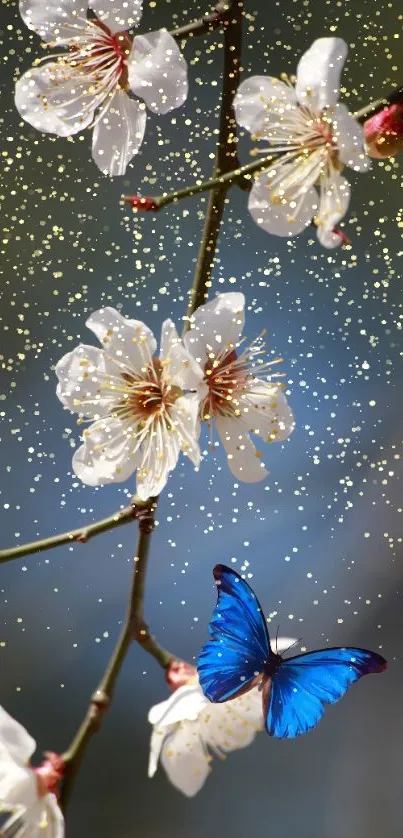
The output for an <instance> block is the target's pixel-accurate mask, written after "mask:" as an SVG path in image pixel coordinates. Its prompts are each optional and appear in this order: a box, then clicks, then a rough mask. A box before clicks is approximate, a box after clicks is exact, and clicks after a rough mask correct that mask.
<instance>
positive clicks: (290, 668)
mask: <svg viewBox="0 0 403 838" xmlns="http://www.w3.org/2000/svg"><path fill="white" fill-rule="evenodd" d="M386 665H387V664H386V661H385V659H384V658H382V657H381V655H377V654H376V652H368V651H367V650H366V649H355V648H353V647H346V648H333V649H332V648H330V649H322V650H320V651H318V652H308V653H307V654H305V655H297V656H296V657H293V658H288V659H287V660H284V661H282V662H281V664H280V666H279V668H278V669H277V671H276V673H275V675H274V676H273V679H272V684H271V691H270V695H269V696H268V707H267V708H266V712H265V718H266V729H267V732H268V733H269V734H270V736H276V737H278V738H279V739H287V738H292V737H295V736H301V734H303V733H307V732H308V731H309V730H312V728H313V727H315V725H317V723H318V722H319V720H320V719H321V718H322V716H323V714H324V712H325V705H326V704H334V703H335V702H336V701H338V700H339V699H340V698H342V696H343V695H344V694H345V693H346V692H347V690H348V688H349V687H350V686H351V684H354V682H355V681H358V679H359V678H361V677H362V676H363V675H369V674H370V673H371V672H382V670H383V669H385V668H386Z"/></svg>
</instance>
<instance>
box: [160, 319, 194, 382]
mask: <svg viewBox="0 0 403 838" xmlns="http://www.w3.org/2000/svg"><path fill="white" fill-rule="evenodd" d="M160 358H161V361H163V362H164V370H166V374H167V375H168V376H169V378H170V379H171V380H172V384H175V386H176V387H181V388H182V390H196V389H197V388H198V387H199V386H200V383H201V381H202V378H203V370H202V369H201V367H200V366H199V364H198V363H197V361H195V359H194V358H193V356H192V355H191V354H190V353H189V352H188V351H187V350H186V349H185V347H184V345H183V341H182V339H181V338H180V337H179V335H178V332H177V330H176V327H175V324H174V323H173V322H172V320H170V319H168V320H165V321H164V322H163V324H162V329H161V349H160Z"/></svg>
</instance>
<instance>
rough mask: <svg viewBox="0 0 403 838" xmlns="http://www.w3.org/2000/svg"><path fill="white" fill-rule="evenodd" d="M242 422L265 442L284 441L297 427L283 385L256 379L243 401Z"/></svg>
mask: <svg viewBox="0 0 403 838" xmlns="http://www.w3.org/2000/svg"><path fill="white" fill-rule="evenodd" d="M240 418H241V419H242V422H243V423H244V424H245V425H246V426H247V428H248V431H249V432H250V433H254V434H257V435H258V436H260V437H261V438H262V439H264V440H265V442H283V441H284V440H285V439H288V437H289V436H290V434H291V433H292V431H293V430H294V427H295V421H294V416H293V413H292V410H291V408H290V406H289V404H288V402H287V399H286V397H285V395H284V392H283V389H282V387H279V385H278V384H273V383H269V382H266V381H261V380H259V379H256V380H255V381H254V382H253V384H252V386H251V387H250V389H249V390H248V393H247V395H246V396H245V397H244V398H243V399H242V402H241V417H240Z"/></svg>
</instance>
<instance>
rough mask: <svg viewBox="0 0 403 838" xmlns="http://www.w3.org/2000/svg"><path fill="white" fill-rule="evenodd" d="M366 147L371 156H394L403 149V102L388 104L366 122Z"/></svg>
mask: <svg viewBox="0 0 403 838" xmlns="http://www.w3.org/2000/svg"><path fill="white" fill-rule="evenodd" d="M364 136H365V142H366V149H367V152H368V154H369V156H370V157H376V158H384V157H394V156H395V155H396V154H398V152H399V151H402V149H403V103H398V104H396V105H387V107H386V108H384V109H383V110H382V111H379V113H376V114H374V116H371V117H370V118H369V119H367V120H366V122H364Z"/></svg>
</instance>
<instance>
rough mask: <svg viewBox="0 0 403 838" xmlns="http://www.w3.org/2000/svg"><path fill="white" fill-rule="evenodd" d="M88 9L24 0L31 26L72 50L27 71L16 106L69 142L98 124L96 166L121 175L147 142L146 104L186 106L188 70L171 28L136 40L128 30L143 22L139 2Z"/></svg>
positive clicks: (78, 1) (108, 0) (58, 0)
mask: <svg viewBox="0 0 403 838" xmlns="http://www.w3.org/2000/svg"><path fill="white" fill-rule="evenodd" d="M89 5H90V7H91V10H92V12H93V13H94V14H93V16H92V17H91V18H87V3H86V2H84V0H47V2H46V3H45V2H43V0H20V13H21V15H22V17H23V19H24V21H25V23H26V24H27V26H29V28H30V29H33V30H34V31H36V32H37V33H38V34H39V35H40V36H41V37H42V38H43V39H44V40H45V41H47V42H48V44H49V46H51V47H66V48H67V50H68V51H67V52H64V53H61V54H59V53H57V54H54V55H50V56H46V58H45V59H40V60H38V61H37V62H36V66H35V65H34V66H33V67H32V69H31V70H28V72H26V73H24V75H23V76H22V77H21V78H20V79H19V80H18V82H17V85H16V91H15V103H16V107H17V110H18V111H19V113H20V115H21V116H22V118H23V119H25V120H26V122H29V123H30V125H33V127H34V128H36V129H37V130H38V131H42V132H44V133H49V134H56V135H58V136H59V137H69V136H71V135H73V134H77V133H78V132H79V131H82V130H84V129H85V128H89V127H93V129H94V130H93V136H92V156H93V159H94V161H95V163H96V164H97V165H98V166H99V168H100V169H101V171H102V172H104V173H105V174H108V175H123V174H124V173H125V171H126V167H127V165H128V163H129V162H130V160H131V159H132V158H133V156H134V155H135V154H137V153H138V151H139V149H140V146H141V144H142V141H143V137H144V132H145V126H146V118H147V117H146V105H147V107H148V108H149V109H150V110H151V111H153V112H154V113H157V114H165V113H168V111H170V110H172V109H173V108H177V107H179V106H180V105H182V104H183V102H184V101H185V99H186V97H187V91H188V83H187V65H186V62H185V59H184V58H183V55H182V53H181V52H180V50H179V48H178V46H177V44H176V41H175V40H174V38H173V37H172V36H171V35H170V34H169V32H167V30H166V29H160V30H158V31H156V32H149V33H148V34H147V35H137V36H136V37H134V38H133V39H132V38H131V36H130V35H129V33H128V31H127V30H128V29H129V27H131V26H133V25H135V24H137V23H138V22H139V20H140V17H141V5H142V4H141V0H91V2H90V3H89ZM131 94H135V97H136V98H134V97H133V96H132V95H131ZM137 97H139V98H137ZM140 100H143V101H140Z"/></svg>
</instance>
